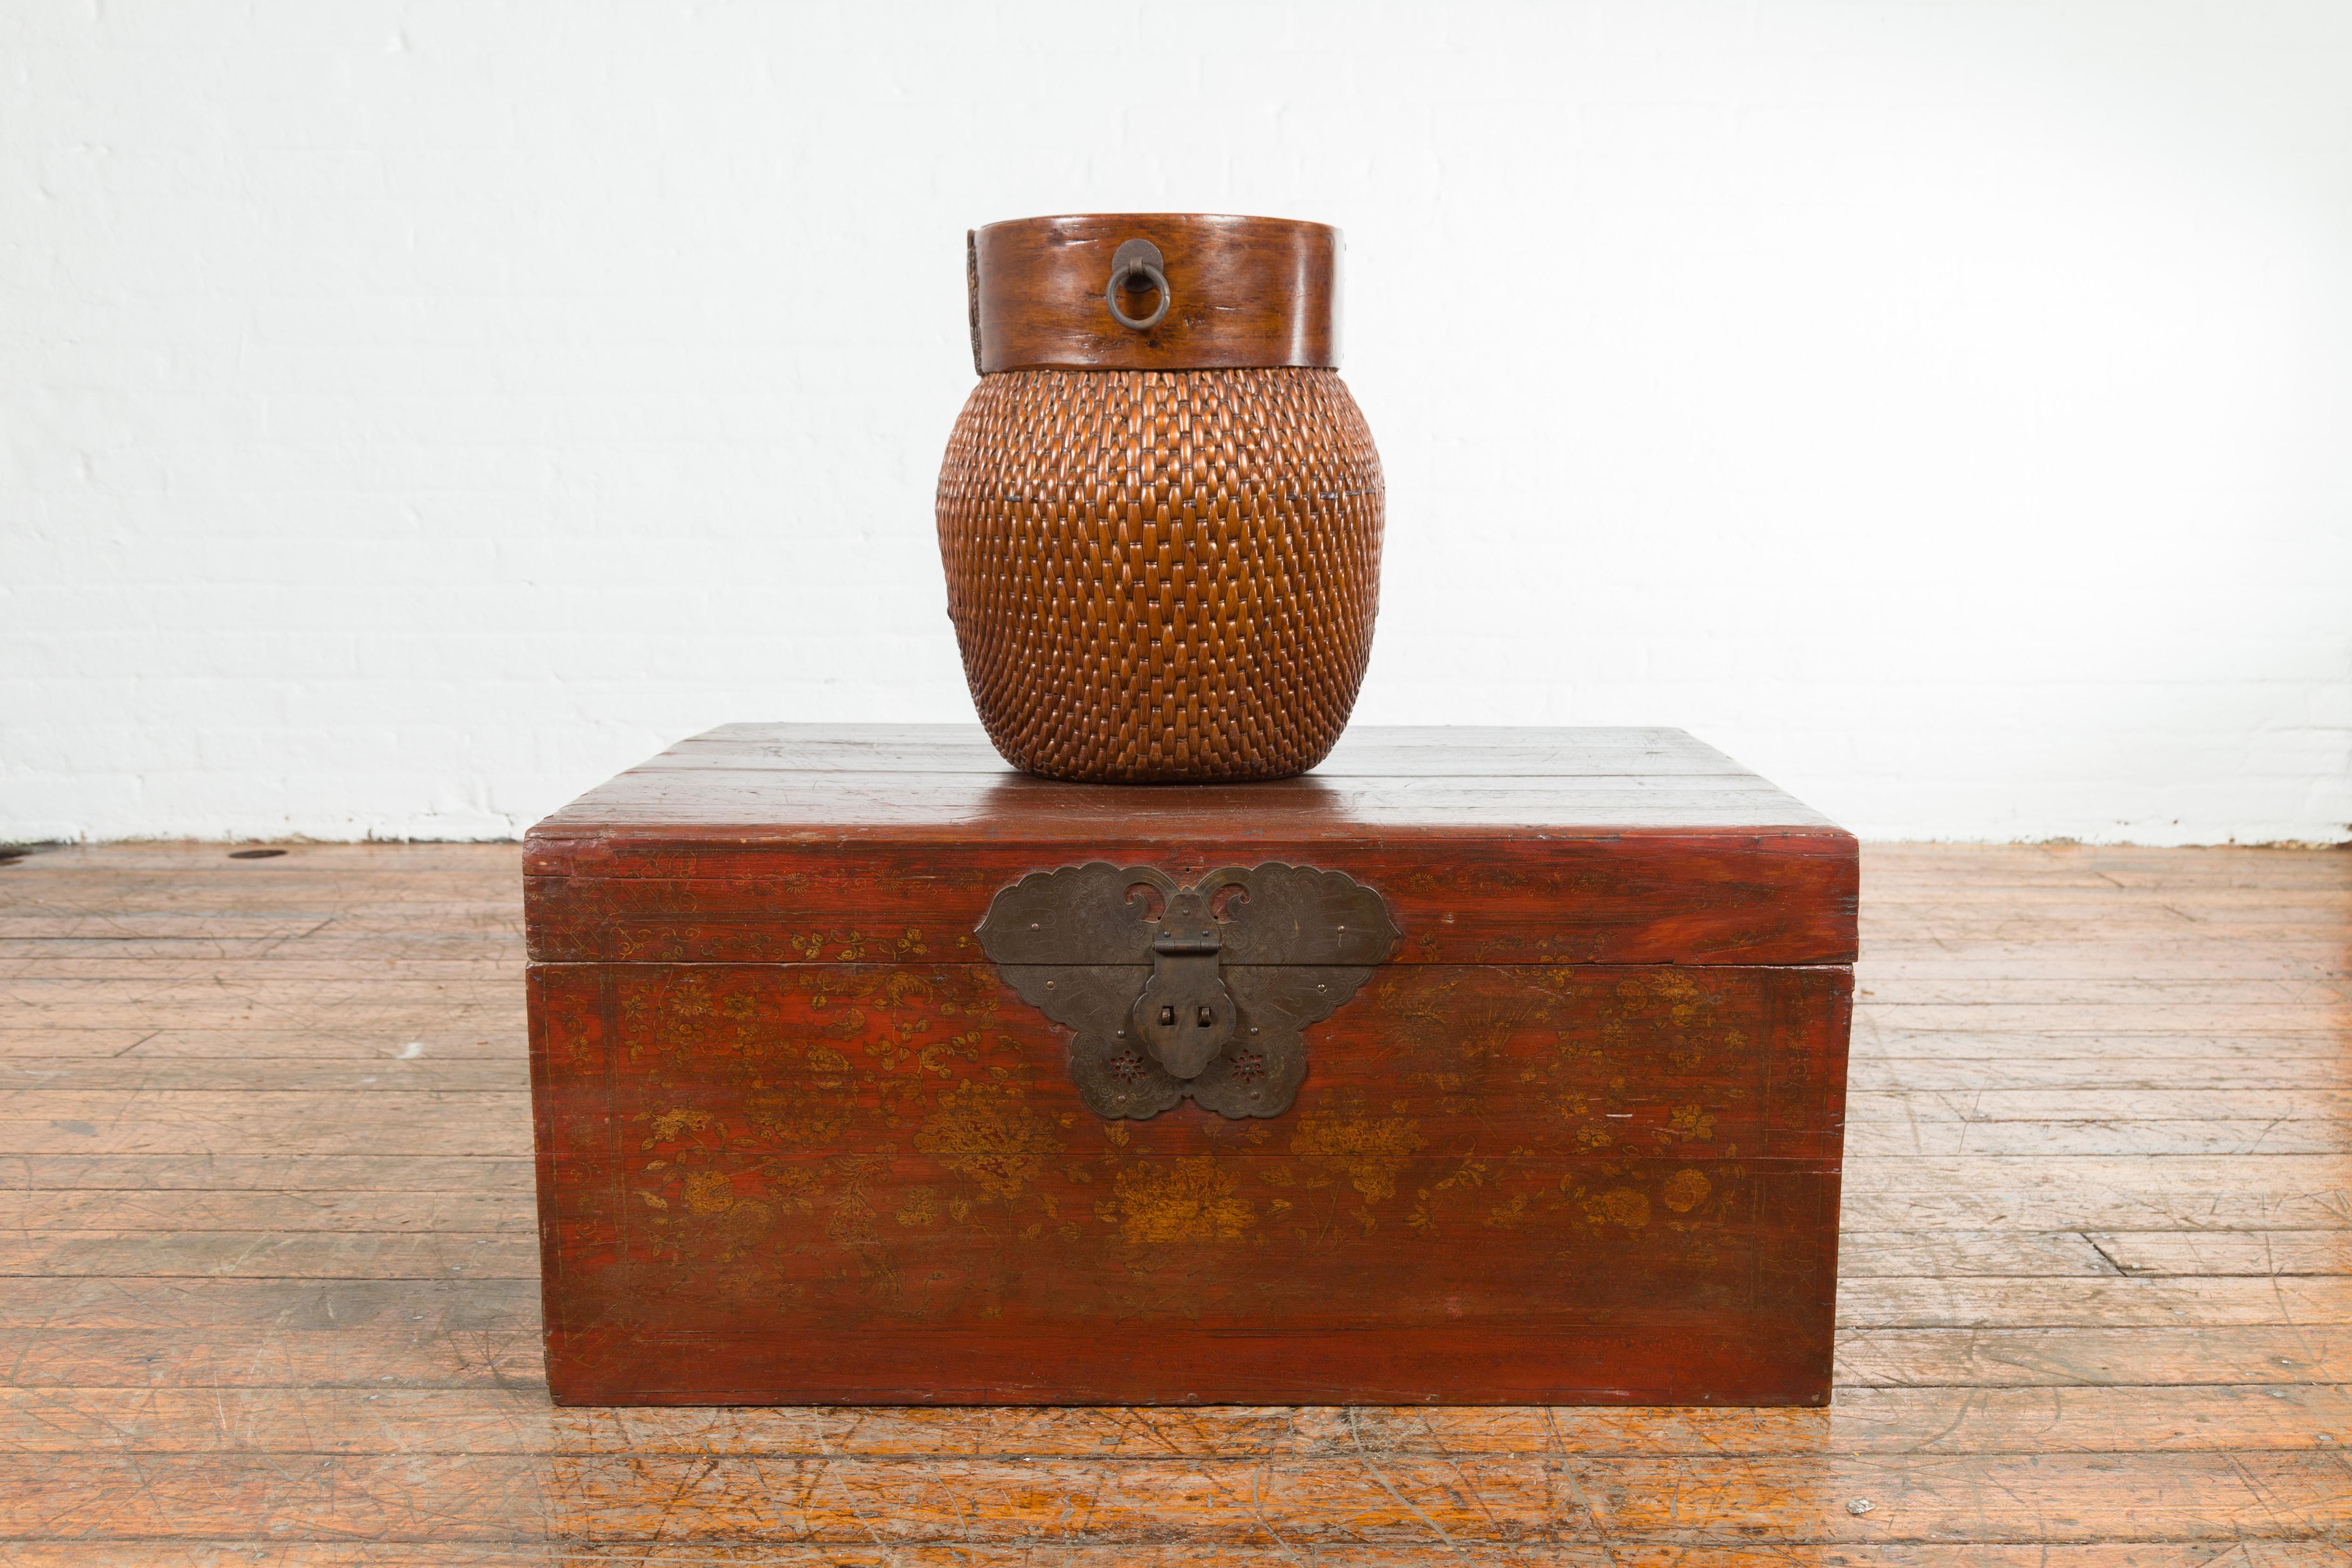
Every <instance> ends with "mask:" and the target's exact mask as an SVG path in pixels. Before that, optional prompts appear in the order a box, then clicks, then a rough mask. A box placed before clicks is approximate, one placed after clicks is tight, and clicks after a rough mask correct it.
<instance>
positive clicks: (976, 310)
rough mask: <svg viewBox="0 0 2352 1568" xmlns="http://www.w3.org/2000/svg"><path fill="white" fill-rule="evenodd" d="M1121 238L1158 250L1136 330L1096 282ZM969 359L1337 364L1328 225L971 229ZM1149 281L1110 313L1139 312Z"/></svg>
mask: <svg viewBox="0 0 2352 1568" xmlns="http://www.w3.org/2000/svg"><path fill="white" fill-rule="evenodd" d="M1130 239H1142V240H1146V241H1149V242H1150V244H1152V245H1153V246H1155V247H1158V249H1159V251H1160V258H1161V265H1162V268H1163V269H1164V271H1165V273H1166V276H1167V279H1168V284H1169V289H1170V293H1171V299H1170V300H1169V301H1168V306H1169V308H1168V311H1167V313H1166V315H1165V316H1164V317H1162V318H1161V320H1160V321H1159V322H1158V324H1157V325H1155V326H1153V327H1152V328H1150V330H1149V331H1135V330H1134V329H1132V328H1129V327H1126V326H1122V325H1121V324H1120V323H1119V322H1118V320H1117V319H1116V318H1114V317H1113V316H1112V315H1111V313H1110V307H1109V303H1108V300H1106V298H1105V294H1104V290H1105V289H1106V288H1107V286H1108V284H1109V282H1110V276H1111V259H1112V258H1113V257H1114V256H1115V255H1116V254H1117V253H1118V247H1120V246H1121V245H1123V244H1125V243H1126V242H1127V241H1129V240H1130ZM970 244H971V254H970V268H971V277H970V279H969V281H970V286H971V293H972V299H971V331H972V359H973V362H974V368H975V369H977V370H979V371H981V372H982V374H995V373H998V372H1001V371H1010V370H1036V369H1045V368H1058V369H1066V370H1204V369H1230V368H1238V367H1244V366H1259V365H1303V366H1323V367H1330V368H1336V367H1337V366H1338V365H1339V258H1340V255H1341V252H1342V242H1341V240H1340V237H1339V230H1338V229H1336V228H1333V227H1331V226H1329V225H1328V224H1319V223H1302V222H1299V221H1297V220H1295V219H1291V218H1271V217H1238V216H1224V215H1220V214H1213V213H1095V214H1088V215H1086V216H1070V217H1032V218H1015V219H1013V220H1010V221H1008V222H1004V223H992V224H989V225H987V226H985V227H982V228H979V229H975V230H974V231H973V232H972V235H971V242H970ZM1159 304H1160V301H1159V300H1157V299H1156V298H1154V297H1153V291H1152V290H1151V289H1149V288H1148V287H1139V288H1138V289H1133V290H1130V291H1128V294H1127V295H1124V296H1123V297H1122V301H1121V305H1120V309H1122V310H1125V311H1127V313H1128V314H1129V316H1130V317H1132V318H1134V319H1136V320H1139V321H1142V320H1148V319H1149V318H1150V315H1151V313H1152V311H1153V310H1156V309H1158V307H1159Z"/></svg>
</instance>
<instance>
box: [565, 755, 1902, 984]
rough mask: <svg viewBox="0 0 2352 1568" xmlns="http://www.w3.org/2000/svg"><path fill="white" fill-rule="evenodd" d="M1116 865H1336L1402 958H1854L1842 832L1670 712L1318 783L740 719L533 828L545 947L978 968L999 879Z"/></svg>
mask: <svg viewBox="0 0 2352 1568" xmlns="http://www.w3.org/2000/svg"><path fill="white" fill-rule="evenodd" d="M1090 864H1099V865H1104V866H1108V867H1110V868H1118V869H1121V870H1126V869H1146V868H1148V869H1150V870H1153V871H1156V872H1158V873H1159V874H1160V876H1161V877H1163V878H1164V879H1167V880H1168V881H1169V883H1170V885H1171V886H1181V885H1185V884H1189V883H1192V881H1194V879H1198V878H1200V877H1201V876H1202V875H1204V874H1206V873H1208V872H1210V871H1211V870H1213V869H1214V868H1227V867H1232V868H1253V867H1261V866H1265V865H1268V864H1280V865H1286V866H1297V867H1311V868H1316V869H1318V870H1323V871H1334V872H1339V873H1344V875H1345V877H1346V878H1348V879H1352V880H1353V881H1354V882H1355V883H1357V884H1360V885H1361V886H1362V887H1364V888H1368V889H1372V890H1373V891H1374V892H1376V893H1377V894H1378V895H1379V897H1380V900H1381V902H1382V903H1383V904H1384V906H1385V910H1386V914H1387V916H1388V918H1389V919H1390V920H1391V921H1393V923H1394V926H1395V929H1396V932H1397V937H1396V940H1395V942H1394V943H1393V946H1392V947H1391V951H1390V952H1389V955H1388V962H1390V963H1743V964H1805V963H1851V962H1852V961H1853V952H1854V905H1855V892H1856V886H1857V880H1858V869H1857V860H1856V852H1855V844H1854V840H1853V836H1852V835H1851V834H1848V833H1847V832H1845V831H1844V830H1843V829H1842V828H1840V827H1838V826H1835V825H1833V824H1832V823H1831V822H1830V821H1828V820H1827V819H1826V818H1824V817H1823V816H1821V815H1820V814H1819V813H1817V812H1815V811H1813V810H1811V808H1809V807H1807V806H1805V805H1801V803H1799V802H1798V801H1796V800H1795V799H1793V798H1791V797H1790V795H1786V794H1784V793H1783V792H1781V791H1780V790H1779V789H1777V788H1775V787H1774V786H1773V785H1771V784H1769V783H1767V782H1765V781H1764V780H1763V779H1761V778H1759V777H1758V776H1756V775H1755V774H1754V773H1749V772H1748V771H1747V770H1746V769H1744V768H1742V767H1740V766H1739V764H1738V763H1735V762H1733V761H1732V760H1731V759H1730V758H1728V757H1727V756H1725V755H1723V753H1721V752H1717V751H1716V750H1714V749H1713V748H1712V747H1709V746H1706V745H1702V744H1701V743H1699V742H1696V741H1695V740H1693V739H1691V737H1690V736H1688V735H1687V734H1685V733H1684V732H1682V731H1678V730H1654V729H1578V730H1564V729H1545V730H1538V729H1468V728H1461V729H1455V728H1444V729H1382V728H1374V727H1365V726H1359V727H1357V728H1355V729H1353V730H1350V731H1349V732H1348V735H1347V737H1346V738H1345V739H1343V740H1342V741H1341V742H1339V747H1338V748H1337V749H1336V750H1335V751H1334V752H1332V754H1331V756H1330V758H1329V760H1328V761H1327V762H1326V763H1324V764H1323V765H1322V766H1321V767H1319V768H1318V769H1317V770H1316V771H1315V772H1314V773H1309V774H1307V775H1305V776H1303V777H1300V778H1294V779H1285V780H1282V781H1279V782H1276V783H1270V784H1138V785H1119V784H1066V783H1059V782H1055V781H1053V780H1047V779H1040V778H1034V777H1032V776H1030V775H1028V774H1026V773H1016V772H1014V771H1013V770H1011V769H1009V768H1007V767H1005V766H1004V765H1003V763H1001V762H1000V761H999V760H998V759H997V757H996V754H995V752H993V751H992V749H991V748H990V746H989V744H988V742H987V740H986V738H985V737H984V736H983V735H982V732H981V731H980V729H979V727H978V726H976V725H944V724H941V725H816V724H729V725H723V726H721V727H720V728H719V729H716V730H713V731H709V733H707V734H703V735H698V736H696V737H695V738H694V739H692V740H689V741H686V742H681V743H680V744H678V745H677V746H675V747H673V748H671V749H670V750H669V751H667V752H663V753H662V754H661V755H660V756H658V757H656V758H654V759H652V760H651V761H649V762H646V763H643V764H641V765H639V766H637V767H635V768H632V769H630V770H629V771H628V772H626V773H622V774H621V775H620V776H619V777H617V778H614V779H613V780H611V781H609V782H607V783H605V784H601V785H599V786H597V787H596V788H595V789H593V790H591V791H590V792H589V793H588V794H586V795H583V796H582V797H581V798H580V799H578V800H576V801H574V802H573V803H572V805H568V806H566V807H564V808H563V809H562V810H561V811H559V812H557V813H556V814H555V815H553V816H550V817H549V818H547V820H545V821H544V822H541V824H540V825H539V826H536V827H534V828H532V829H531V831H530V836H529V837H528V839H527V840H526V844H525V849H524V875H525V879H526V885H525V886H526V891H525V910H526V922H527V925H528V929H529V935H530V956H531V958H532V959H533V961H535V962H538V963H924V964H937V963H986V962H988V957H987V955H986V954H985V953H984V952H982V946H981V943H980V942H979V940H978V939H977V937H976V934H975V933H976V932H977V931H978V929H979V927H980V926H981V924H982V921H983V919H984V918H985V917H986V916H987V915H988V913H989V910H990V906H991V904H992V901H993V900H994V899H995V897H996V895H997V894H998V893H999V892H1000V891H1003V889H1007V888H1009V887H1011V886H1012V885H1013V884H1014V883H1017V882H1019V881H1020V880H1021V879H1024V878H1025V877H1029V876H1031V875H1032V874H1034V873H1038V872H1048V871H1054V870H1057V869H1060V868H1065V867H1078V866H1087V865H1090Z"/></svg>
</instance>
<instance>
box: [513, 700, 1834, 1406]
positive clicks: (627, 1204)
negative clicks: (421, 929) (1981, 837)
mask: <svg viewBox="0 0 2352 1568" xmlns="http://www.w3.org/2000/svg"><path fill="white" fill-rule="evenodd" d="M525 869H526V878H527V910H528V924H529V931H530V958H531V963H530V973H529V987H530V1030H531V1075H532V1076H531V1082H532V1092H533V1100H534V1106H535V1110H536V1120H537V1150H538V1169H539V1202H540V1224H541V1251H542V1257H543V1261H544V1270H545V1304H546V1332H547V1351H548V1372H549V1380H550V1384H551V1388H552V1391H553V1394H554V1397H555V1399H556V1400H557V1401H558V1402H559V1403H562V1404H620V1405H698V1404H709V1405H735V1404H789V1403H824V1402H836V1401H838V1402H856V1403H940V1404H1098V1403H1111V1404H1155V1403H1185V1404H1192V1403H1244V1404H1293V1403H1296V1404H1363V1403H1374V1404H1399V1403H1406V1402H1434V1403H1454V1404H1476V1403H1490V1402H1493V1403H1499V1402H1507V1403H1531V1404H1532V1403H1622V1404H1694V1405H1696V1404H1716V1405H1818V1404H1822V1403H1825V1402H1826V1401H1827V1399H1828V1395H1829V1382H1830V1357H1831V1329H1832V1313H1833V1309H1834V1303H1835V1295H1836V1251H1837V1219H1838V1172H1839V1157H1840V1147H1841V1130H1842V1121H1843V1095H1844V1082H1845V1056H1846V1037H1847V1024H1848V1008H1849V1002H1850V997H1851V993H1852V984H1853V981H1852V973H1853V972H1852V968H1851V964H1852V962H1853V948H1854V902H1855V886H1856V859H1855V846H1854V841H1853V838H1852V837H1850V836H1849V835H1847V834H1846V833H1844V832H1843V831H1842V830H1840V829H1839V828H1837V827H1835V826H1832V825H1831V824H1830V823H1829V822H1827V821H1825V820H1824V819H1823V818H1822V817H1821V816H1818V815H1816V814H1815V813H1813V812H1811V810H1809V809H1807V808H1806V807H1804V806H1803V805H1800V804H1798V803H1797V802H1796V801H1794V800H1792V799H1790V797H1789V796H1788V795H1783V794H1782V793H1780V791H1778V790H1776V789H1774V788H1773V787H1772V786H1771V785H1769V784H1766V783H1765V782H1764V781H1762V780H1761V779H1759V778H1757V777H1756V776H1754V775H1753V774H1751V773H1747V772H1745V771H1744V770H1742V769H1741V768H1740V767H1738V765H1737V764H1736V763H1732V762H1731V761H1729V760H1728V759H1727V758H1726V757H1724V756H1723V755H1721V754H1720V753H1718V752H1715V751H1712V750H1710V749H1709V748H1707V747H1706V746H1703V745H1700V744H1698V743H1697V742H1694V741H1692V740H1691V739H1690V738H1689V737H1688V736H1686V735H1684V734H1682V733H1680V732H1679V731H1670V730H1452V729H1445V730H1436V729H1432V730H1378V729H1358V730H1356V731H1350V733H1349V736H1348V737H1347V738H1346V739H1345V740H1344V741H1343V742H1341V743H1340V746H1339V749H1338V750H1337V751H1336V752H1334V753H1333V754H1332V756H1331V758H1330V760H1329V761H1328V763H1325V764H1324V766H1323V767H1322V768H1321V769H1319V770H1318V772H1316V773H1313V774H1310V775H1308V776H1306V777H1302V778H1297V779H1291V780H1286V781H1283V782H1281V783H1276V784H1234V785H1137V786H1118V785H1097V784H1063V783H1055V782H1051V781H1047V780H1043V779H1037V778H1032V777H1029V776H1027V775H1024V774H1021V773H1013V772H1010V771H1008V770H1007V769H1005V768H1004V767H1003V765H1002V764H1001V763H998V762H997V760H996V758H995V756H994V755H993V754H992V752H991V751H990V750H989V747H988V745H987V743H986V742H985V741H984V740H983V739H982V736H981V734H980V731H978V730H977V729H976V728H965V727H957V726H912V727H908V726H889V727H885V726H842V727H816V726H794V725H748V724H746V725H730V726H727V727H725V728H723V729H719V730H715V731H711V732H709V734H706V735H702V736H699V737H697V738H696V739H694V740H691V741H688V742H685V743H683V744H681V745H679V746H677V747H676V748H675V749H673V750H671V751H670V752H666V753H664V754H663V755H662V756H660V757H657V758H656V759H654V760H653V761H652V762H649V763H646V764H645V765H643V766H642V767H639V768H635V769H633V770H632V771H630V772H629V773H624V774H622V775H621V776H620V777H619V778H616V779H614V780H613V781H612V782H611V783H609V784H604V785H603V786H601V787H600V788H598V789H596V790H594V791H593V792H591V793H590V794H589V795H586V796H584V797H583V798H582V799H581V800H579V801H578V802H576V803H574V804H573V805H571V806H568V807H566V808H565V809H564V810H562V811H561V812H558V813H557V814H556V815H555V816H551V817H550V818H548V819H547V820H546V821H545V822H543V823H541V824H540V825H539V826H537V827H536V828H534V829H533V830H532V831H531V833H530V838H529V841H528V844H527V847H526V851H525Z"/></svg>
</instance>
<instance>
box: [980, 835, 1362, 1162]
mask: <svg viewBox="0 0 2352 1568" xmlns="http://www.w3.org/2000/svg"><path fill="white" fill-rule="evenodd" d="M979 935H980V945H981V951H982V952H985V953H986V954H987V955H988V957H989V959H990V960H991V961H992V963H995V965H996V967H997V973H1000V974H1002V975H1003V976H1004V978H1005V980H1006V981H1007V982H1008V983H1009V984H1011V985H1012V986H1013V989H1014V990H1015V991H1017V992H1019V993H1020V994H1021V997H1022V1000H1024V1001H1025V1002H1028V1003H1030V1004H1031V1005H1034V1006H1035V1007H1036V1008H1038V1009H1039V1010H1040V1011H1041V1012H1043V1013H1044V1014H1045V1016H1047V1017H1048V1018H1051V1019H1053V1020H1054V1022H1055V1023H1056V1024H1060V1025H1062V1026H1065V1027H1066V1028H1068V1029H1071V1030H1073V1031H1075V1035H1076V1037H1075V1038H1074V1039H1073V1040H1072V1041H1071V1042H1070V1076H1071V1077H1072V1078H1073V1079H1076V1081H1077V1085H1078V1092H1079V1093H1080V1094H1082V1095H1084V1096H1085V1097H1086V1101H1087V1106H1088V1107H1089V1108H1091V1109H1092V1110H1095V1111H1096V1112H1097V1113H1098V1114H1100V1115H1103V1116H1109V1117H1137V1118H1141V1117H1146V1116H1157V1115H1159V1114H1160V1112H1161V1111H1163V1110H1168V1109H1169V1108H1170V1107H1171V1106H1173V1105H1174V1104H1176V1102H1177V1101H1178V1100H1182V1099H1184V1098H1185V1097H1187V1096H1188V1095H1189V1096H1190V1097H1191V1098H1192V1099H1193V1100H1196V1101H1198V1102H1199V1103H1200V1104H1202V1105H1203V1106H1206V1107H1207V1108H1208V1109H1210V1110H1214V1111H1216V1112H1218V1113H1219V1114H1220V1115H1223V1116H1234V1117H1241V1116H1278V1115H1280V1114H1281V1113H1282V1112H1283V1111H1285V1110H1289V1109H1290V1102H1291V1100H1292V1098H1293V1097H1294V1096H1295V1095H1297V1092H1298V1086H1299V1083H1300V1082H1301V1081H1302V1080H1303V1079H1305V1078H1306V1077H1307V1041H1306V1039H1305V1037H1303V1036H1302V1035H1301V1034H1300V1033H1299V1031H1300V1030H1302V1029H1304V1028H1305V1027H1306V1026H1307V1025H1309V1024H1313V1023H1316V1022H1318V1021H1319V1020H1321V1019H1323V1018H1327V1017H1328V1016H1330V1015H1331V1013H1332V1011H1333V1010H1334V1009H1335V1008H1337V1007H1338V1006H1339V1005H1340V1004H1341V1003H1343V1002H1345V1001H1346V1000H1348V998H1349V997H1350V996H1353V995H1354V994H1356V989H1357V987H1359V986H1360V985H1361V984H1363V983H1364V981H1365V980H1366V979H1367V978H1368V977H1369V976H1370V974H1371V973H1372V968H1373V966H1374V965H1376V964H1378V963H1381V960H1383V959H1385V958H1387V957H1388V955H1389V951H1390V949H1391V948H1393V947H1394V946H1395V945H1396V942H1397V936H1398V931H1397V927H1396V922H1395V921H1392V920H1391V919H1390V918H1389V910H1388V905H1387V903H1386V902H1385V901H1384V900H1382V899H1381V896H1380V894H1379V893H1377V892H1375V891H1374V890H1373V889H1370V888H1367V887H1365V886H1364V885H1363V884H1362V883H1360V882H1359V881H1357V880H1356V879H1354V878H1352V877H1349V876H1348V875H1347V874H1346V873H1345V872H1341V871H1326V870H1321V869H1318V868H1316V867H1313V866H1286V865H1283V864H1281V863H1280V862H1278V861H1269V862H1267V863H1266V864H1265V865H1263V866H1255V867H1250V868H1246V869H1244V868H1241V867H1228V868H1223V869H1221V870H1216V871H1212V872H1210V873H1209V874H1208V875H1207V876H1205V877H1202V878H1199V879H1196V880H1194V881H1193V882H1192V884H1191V885H1190V886H1189V887H1187V886H1183V885H1181V884H1180V883H1178V881H1177V880H1176V879H1175V878H1173V877H1171V876H1169V875H1168V874H1167V873H1166V872H1164V871H1159V870H1155V869H1153V868H1150V867H1148V866H1113V865H1110V864H1108V863H1107V862H1103V861H1095V862H1093V863H1091V864H1088V865H1085V866H1068V867H1065V868H1062V869H1061V870H1058V871H1038V872H1034V873H1033V874H1031V875H1029V876H1026V877H1024V878H1022V879H1021V880H1019V881H1018V882H1015V883H1013V886H1011V887H1009V888H1006V889H1003V890H1002V891H1000V892H999V893H998V894H997V895H996V898H995V900H993V901H992V902H991V903H990V905H989V906H988V916H987V918H986V919H985V920H983V921H981V922H980V931H979Z"/></svg>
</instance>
